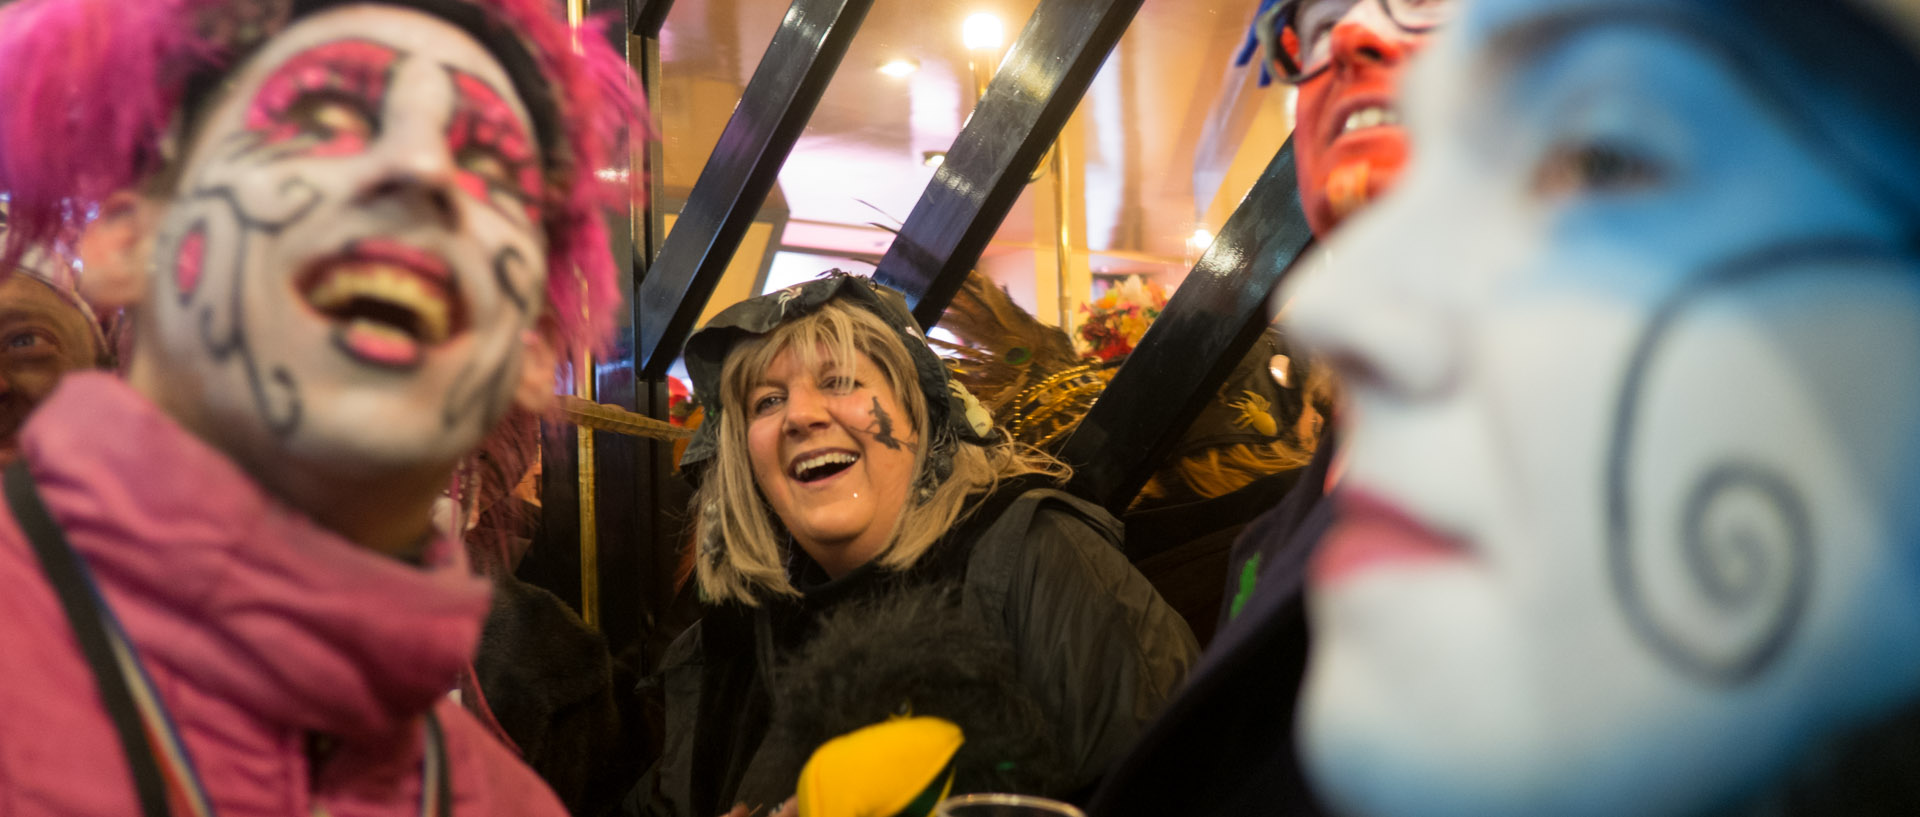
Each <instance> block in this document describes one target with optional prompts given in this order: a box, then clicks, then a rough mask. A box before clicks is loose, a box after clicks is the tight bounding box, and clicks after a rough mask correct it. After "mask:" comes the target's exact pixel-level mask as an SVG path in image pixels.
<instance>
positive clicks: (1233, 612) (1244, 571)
mask: <svg viewBox="0 0 1920 817" xmlns="http://www.w3.org/2000/svg"><path fill="white" fill-rule="evenodd" d="M1259 575H1260V554H1258V553H1255V554H1253V558H1251V559H1248V560H1247V563H1246V564H1243V565H1241V566H1240V589H1239V590H1236V591H1234V594H1233V604H1231V605H1229V606H1228V607H1227V620H1228V621H1232V620H1233V619H1236V618H1239V617H1240V608H1242V607H1245V606H1247V599H1250V598H1253V580H1254V579H1255V578H1256V577H1258V576H1259Z"/></svg>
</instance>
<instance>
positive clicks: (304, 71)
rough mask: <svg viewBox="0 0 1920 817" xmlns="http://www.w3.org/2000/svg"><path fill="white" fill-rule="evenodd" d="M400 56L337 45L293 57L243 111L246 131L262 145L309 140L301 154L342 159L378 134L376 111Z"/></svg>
mask: <svg viewBox="0 0 1920 817" xmlns="http://www.w3.org/2000/svg"><path fill="white" fill-rule="evenodd" d="M399 58H400V52H398V51H396V50H394V49H392V48H389V47H387V46H384V45H381V44H379V43H375V42H371V41H368V40H341V41H338V42H332V43H327V44H325V45H319V46H315V47H313V48H310V49H307V50H306V51H303V52H300V53H299V54H295V55H294V56H293V57H291V58H289V59H288V60H287V61H286V62H284V63H281V65H280V67H279V68H278V69H276V70H275V71H274V72H273V75H272V76H269V77H267V80H266V82H265V83H264V84H262V85H261V86H260V91H259V93H257V94H255V95H254V98H253V102H252V104H250V105H249V106H248V108H247V120H246V123H247V129H248V130H250V131H253V132H255V133H257V134H260V136H261V139H262V144H263V145H275V144H280V143H284V142H290V141H292V140H295V139H310V140H313V146H312V147H311V148H309V149H307V150H305V151H302V153H303V154H305V155H308V156H347V155H352V154H355V153H359V152H361V151H364V150H366V149H367V145H368V143H370V142H371V141H372V140H373V138H374V137H375V136H377V135H378V134H379V132H380V108H381V104H382V103H383V102H384V101H385V99H386V95H387V89H388V87H389V85H390V83H391V80H392V74H393V66H394V63H395V62H397V61H398V60H399Z"/></svg>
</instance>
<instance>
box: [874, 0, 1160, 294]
mask: <svg viewBox="0 0 1920 817" xmlns="http://www.w3.org/2000/svg"><path fill="white" fill-rule="evenodd" d="M1140 3H1141V0H1041V3H1040V7H1039V8H1038V9H1035V10H1034V12H1033V17H1032V18H1031V19H1029V20H1028V21H1027V27H1026V29H1024V30H1023V31H1021V32H1020V38H1019V39H1018V40H1016V41H1015V42H1014V44H1013V50H1012V51H1010V52H1008V54H1007V58H1006V61H1005V62H1004V63H1002V64H1001V66H1000V70H999V71H998V72H997V73H995V74H994V76H993V83H992V84H991V85H989V86H987V95H986V96H985V97H982V98H981V100H980V105H979V107H977V108H975V109H974V111H973V116H972V118H970V119H968V120H967V125H966V127H965V128H964V129H962V130H961V131H960V136H959V138H957V139H955V140H954V143H953V147H952V148H951V149H949V150H948V151H947V160H946V163H945V164H942V165H941V166H940V170H939V171H938V172H936V173H934V174H933V182H932V183H930V184H929V185H928V186H927V189H926V192H924V193H922V194H921V195H920V201H919V202H917V203H915V204H914V206H913V212H912V213H910V214H908V216H907V220H906V223H905V224H903V225H901V227H900V235H899V236H898V237H897V238H895V239H894V241H893V246H892V247H890V248H889V249H888V250H887V254H886V256H885V257H883V258H881V259H880V268H879V270H878V271H877V272H875V273H874V278H875V279H876V280H878V281H879V282H880V283H883V284H886V285H887V286H890V287H893V288H895V289H898V290H900V291H901V292H902V293H904V294H905V295H906V296H907V302H908V303H909V304H910V305H912V306H913V313H914V315H915V317H918V318H919V319H920V324H921V326H932V325H934V324H935V323H937V322H938V321H939V320H940V315H941V313H943V312H945V311H946V309H947V303H948V302H950V301H952V300H953V295H954V293H956V292H958V291H960V285H961V284H962V283H963V282H965V281H966V278H967V272H968V271H969V270H972V269H973V267H974V265H976V264H978V263H979V262H980V253H981V252H982V251H983V250H985V249H986V246H987V242H988V241H989V240H991V239H992V238H993V234H994V233H995V232H997V231H998V230H999V229H1000V223H1001V222H1003V221H1005V220H1006V218H1007V212H1008V211H1009V210H1012V209H1013V204H1014V202H1015V201H1016V200H1018V199H1019V198H1020V191H1021V190H1022V189H1024V188H1025V187H1026V185H1027V179H1028V176H1029V175H1030V174H1032V172H1033V169H1034V166H1035V165H1037V164H1038V163H1039V162H1040V157H1041V156H1042V155H1044V154H1045V153H1046V152H1047V146H1048V145H1050V144H1052V143H1053V140H1054V139H1055V138H1057V137H1058V136H1059V135H1060V129H1061V127H1063V126H1064V125H1066V123H1067V117H1068V116H1070V115H1072V114H1073V109H1074V108H1076V107H1078V106H1079V104H1080V98H1081V97H1082V96H1085V95H1086V92H1087V86H1088V85H1090V84H1091V83H1092V82H1093V77H1094V75H1095V74H1097V73H1098V72H1099V71H1100V65H1101V63H1103V62H1105V61H1106V59H1107V55H1108V54H1109V53H1111V52H1112V51H1113V47H1114V45H1115V44H1117V43H1119V42H1120V35H1121V34H1124V33H1126V30H1127V25H1128V24H1129V23H1131V22H1132V21H1133V15H1134V12H1137V11H1139V10H1140Z"/></svg>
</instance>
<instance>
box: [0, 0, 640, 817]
mask: <svg viewBox="0 0 1920 817" xmlns="http://www.w3.org/2000/svg"><path fill="white" fill-rule="evenodd" d="M564 20H565V18H564V15H563V14H562V11H561V9H560V8H558V7H557V6H556V5H555V4H554V3H553V2H551V0H379V2H365V1H364V0H362V1H361V2H338V1H337V0H280V1H279V2H274V1H273V0H142V2H138V3H124V2H115V0H22V2H19V3H16V4H13V5H11V6H9V7H8V8H7V9H5V10H4V11H0V77H5V78H6V84H7V86H8V91H7V103H6V104H5V105H4V106H0V190H4V191H5V192H6V193H7V194H8V195H9V196H10V198H11V228H12V229H11V232H10V234H9V236H8V238H7V243H6V245H5V247H4V252H3V253H0V268H5V267H6V266H7V262H9V261H10V260H12V259H17V258H18V257H20V255H21V254H23V253H24V249H25V248H26V247H29V246H43V245H62V244H67V245H71V246H76V247H77V248H78V251H79V253H80V256H81V258H82V260H83V261H84V263H85V267H86V278H85V280H86V284H87V292H88V295H89V297H90V298H91V299H92V300H93V302H94V303H95V305H96V306H99V307H102V308H113V307H118V306H125V307H128V308H130V309H131V310H133V311H134V315H135V322H134V329H133V331H134V333H135V335H134V339H133V344H132V352H131V358H130V360H129V361H128V363H127V379H126V380H125V381H122V380H118V379H115V378H113V377H111V376H109V375H106V374H96V373H82V374H75V375H73V376H70V377H67V378H66V379H65V380H64V381H63V382H62V383H61V384H60V385H59V386H58V388H57V389H56V390H55V391H54V393H53V394H52V396H51V397H49V398H48V400H47V402H46V403H45V404H44V405H43V406H42V409H41V410H40V411H39V412H38V413H36V414H35V415H34V417H33V418H32V419H31V420H30V421H29V422H28V423H27V425H26V427H25V429H24V431H23V432H22V434H21V438H20V453H21V457H20V460H19V462H18V463H17V464H16V465H15V466H13V467H12V468H9V469H8V470H7V471H6V473H5V486H6V491H5V494H6V503H5V508H4V509H0V575H5V576H7V577H8V578H9V582H8V584H9V587H8V592H7V593H5V594H4V595H0V711H4V712H5V713H6V716H5V717H4V718H0V815H5V817H40V816H41V815H63V816H64V815H102V816H103V817H104V816H105V815H132V814H141V815H147V816H148V817H161V815H175V817H187V815H195V816H196V817H200V816H203V815H215V814H217V815H222V817H233V816H234V815H300V816H301V817H307V815H328V816H329V817H361V816H362V815H365V816H367V817H371V816H372V815H400V814H406V815H415V814H437V815H481V814H514V815H541V814H561V813H563V812H562V809H561V807H560V804H559V802H558V801H557V800H556V799H555V798H554V796H553V794H552V793H551V792H549V791H548V790H547V789H546V787H545V785H544V784H542V783H541V782H540V780H539V779H538V778H537V777H536V776H535V775H534V774H533V772H532V771H530V770H529V769H527V768H526V767H525V766H524V765H523V764H522V763H520V761H519V760H518V759H516V758H515V757H514V755H513V754H512V753H511V751H510V750H508V749H507V748H505V747H503V746H502V745H500V744H499V743H497V742H496V741H494V740H493V739H492V738H491V737H490V736H488V735H487V734H486V733H485V732H484V731H483V730H482V728H481V727H480V726H479V724H478V723H476V722H475V721H474V720H473V718H471V717H470V716H469V715H468V714H467V713H465V712H464V711H462V710H461V709H460V707H459V706H458V705H456V704H454V703H453V702H452V701H450V700H449V699H448V697H447V695H446V693H447V691H448V690H449V689H451V688H452V687H453V685H454V683H455V679H456V676H457V675H458V674H459V672H460V670H461V668H462V667H463V666H465V665H466V664H467V663H468V661H469V660H470V659H471V657H472V653H473V650H474V647H475V643H476V640H477V637H478V634H479V631H480V626H481V621H482V618H483V616H484V615H485V613H486V610H487V584H486V583H485V582H484V581H482V580H480V579H476V578H474V577H473V576H472V575H470V571H469V570H468V568H467V565H466V562H465V559H464V557H463V556H462V555H461V552H460V549H459V548H458V547H457V546H456V545H454V544H453V543H451V542H449V541H446V540H442V539H437V538H436V537H435V536H434V535H433V534H432V532H431V531H432V526H431V522H430V517H429V509H430V507H431V505H432V503H433V501H434V499H435V497H437V496H438V495H439V494H440V492H441V490H442V489H443V488H444V487H445V486H446V485H447V484H448V481H449V478H450V476H451V475H452V473H453V472H454V469H455V467H456V465H457V464H458V463H459V462H460V461H461V460H462V459H463V458H465V457H467V456H468V455H469V454H471V453H472V452H473V451H475V450H476V449H477V448H479V447H480V446H482V445H483V443H485V442H486V441H487V440H488V439H489V437H490V435H492V434H494V433H495V432H496V429H497V428H499V427H500V425H501V423H502V420H503V418H506V417H507V416H508V415H509V414H510V413H512V412H529V411H538V410H540V409H541V408H542V406H543V405H544V403H545V401H546V399H547V398H548V397H549V395H550V394H551V392H552V372H553V364H554V361H555V360H556V359H557V358H558V357H559V356H562V355H566V354H569V353H570V351H571V350H573V349H575V348H578V347H580V346H582V345H583V344H591V343H593V342H594V340H595V338H596V337H597V336H598V334H597V333H596V331H595V328H594V327H592V326H588V325H586V324H585V321H583V320H582V319H580V317H579V316H581V315H582V314H583V311H584V312H585V313H586V314H594V315H601V316H605V315H608V314H609V312H610V309H609V306H610V304H609V302H610V301H612V300H615V299H617V293H615V292H614V291H613V288H612V281H613V280H614V276H613V266H612V261H611V259H610V258H609V257H608V255H607V252H606V246H607V245H606V241H605V232H604V227H603V226H602V222H601V217H600V212H599V207H600V205H601V204H602V203H603V202H607V201H610V200H611V199H610V197H612V196H622V195H625V194H626V192H627V191H626V189H625V188H624V186H616V188H617V189H609V188H608V187H607V186H606V185H605V184H604V183H602V182H600V181H599V180H598V178H597V176H596V170H599V169H601V168H602V167H604V166H605V164H606V161H607V159H608V158H609V157H610V156H612V155H615V154H616V153H618V152H619V151H620V150H622V149H623V148H622V145H623V141H622V140H624V139H625V138H626V136H625V133H626V132H627V131H626V127H627V126H629V125H631V124H633V123H634V120H635V119H637V117H638V115H639V113H640V107H639V105H638V103H637V101H636V100H635V99H634V97H633V96H632V92H631V90H630V89H631V88H632V87H633V86H632V85H631V83H630V76H629V74H628V73H627V69H626V66H625V64H624V62H623V61H622V60H620V58H619V57H618V56H617V55H615V54H614V53H613V51H612V50H611V49H610V48H607V47H605V45H604V43H603V41H602V40H601V38H600V37H598V36H597V35H589V34H586V33H584V32H583V33H579V34H577V35H576V32H575V31H574V30H572V29H571V28H569V27H568V25H567V24H566V23H565V21H564ZM583 307H587V309H585V310H583Z"/></svg>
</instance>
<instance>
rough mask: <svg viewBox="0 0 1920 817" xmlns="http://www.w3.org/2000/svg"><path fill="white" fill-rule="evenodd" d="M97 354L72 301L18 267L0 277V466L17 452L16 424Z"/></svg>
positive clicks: (90, 333) (84, 320)
mask: <svg viewBox="0 0 1920 817" xmlns="http://www.w3.org/2000/svg"><path fill="white" fill-rule="evenodd" d="M99 359H100V346H99V343H98V342H97V341H96V340H95V338H94V333H93V326H92V324H90V323H89V322H88V320H87V317H86V316H85V315H83V314H81V312H80V310H79V308H77V307H76V306H74V304H73V302H72V301H71V300H68V299H67V298H63V297H61V296H60V295H59V294H57V293H55V292H54V291H53V289H52V288H51V287H49V286H48V285H47V284H45V283H43V282H41V281H39V280H38V279H35V278H33V277H31V276H29V275H27V274H25V273H22V272H18V271H16V272H14V273H12V274H10V275H8V276H7V277H6V280H5V281H0V465H6V464H8V463H11V462H13V460H14V458H15V457H16V456H17V455H18V449H17V448H16V446H17V444H18V439H17V435H18V434H19V433H20V426H21V425H22V424H23V423H25V422H26V420H27V415H28V414H30V413H31V412H32V411H33V409H34V407H35V406H38V405H40V401H42V400H45V399H47V395H49V394H52V393H53V387H54V386H55V385H57V384H58V383H59V382H60V377H61V376H62V375H64V374H66V373H67V372H70V371H74V370H77V369H89V368H92V367H93V366H94V365H96V363H97V362H98V361H99Z"/></svg>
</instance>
